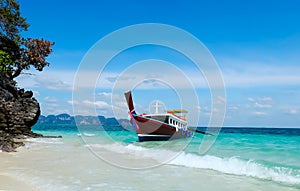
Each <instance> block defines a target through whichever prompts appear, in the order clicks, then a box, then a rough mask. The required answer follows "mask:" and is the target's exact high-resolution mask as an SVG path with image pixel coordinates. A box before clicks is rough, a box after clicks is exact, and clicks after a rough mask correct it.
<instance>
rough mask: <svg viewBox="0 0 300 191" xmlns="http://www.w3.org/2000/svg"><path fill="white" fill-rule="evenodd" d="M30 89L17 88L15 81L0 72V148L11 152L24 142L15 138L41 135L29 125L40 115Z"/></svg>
mask: <svg viewBox="0 0 300 191" xmlns="http://www.w3.org/2000/svg"><path fill="white" fill-rule="evenodd" d="M32 96H33V93H32V91H25V90H24V89H18V88H17V86H16V82H15V81H13V80H11V79H10V78H9V77H8V76H7V75H6V74H5V73H0V150H2V151H7V152H11V151H14V150H15V148H17V147H19V146H22V145H23V144H24V143H23V142H20V141H15V138H19V139H20V138H25V137H41V136H42V135H40V134H36V133H33V132H32V131H31V127H32V126H33V125H34V124H35V123H36V122H37V120H38V118H39V116H40V112H41V111H40V106H39V103H38V102H37V100H36V99H35V98H33V97H32Z"/></svg>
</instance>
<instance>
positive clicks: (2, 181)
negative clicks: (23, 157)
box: [0, 152, 38, 191]
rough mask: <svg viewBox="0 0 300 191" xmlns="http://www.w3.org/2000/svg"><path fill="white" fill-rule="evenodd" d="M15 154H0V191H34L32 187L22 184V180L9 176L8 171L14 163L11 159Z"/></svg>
mask: <svg viewBox="0 0 300 191" xmlns="http://www.w3.org/2000/svg"><path fill="white" fill-rule="evenodd" d="M15 155H16V153H4V152H1V153H0V161H1V162H0V191H2V190H10V191H35V190H38V189H36V188H35V187H34V186H33V185H30V184H28V183H27V182H24V181H23V180H20V179H18V178H17V177H14V176H13V175H12V174H10V172H9V169H11V168H12V165H13V163H14V160H13V157H14V156H15Z"/></svg>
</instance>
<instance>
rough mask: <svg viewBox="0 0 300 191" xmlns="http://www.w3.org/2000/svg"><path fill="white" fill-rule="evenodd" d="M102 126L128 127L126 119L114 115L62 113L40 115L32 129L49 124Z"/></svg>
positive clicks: (112, 127)
mask: <svg viewBox="0 0 300 191" xmlns="http://www.w3.org/2000/svg"><path fill="white" fill-rule="evenodd" d="M75 125H77V126H78V125H80V126H103V127H104V129H108V130H124V127H125V128H127V127H130V126H131V124H130V122H129V120H128V119H118V120H117V119H116V118H114V117H110V118H106V117H104V116H83V115H76V116H71V115H69V114H66V113H63V114H58V115H48V116H44V115H40V117H39V119H38V121H37V123H36V124H35V126H34V127H33V129H39V130H41V129H45V128H47V127H51V126H75Z"/></svg>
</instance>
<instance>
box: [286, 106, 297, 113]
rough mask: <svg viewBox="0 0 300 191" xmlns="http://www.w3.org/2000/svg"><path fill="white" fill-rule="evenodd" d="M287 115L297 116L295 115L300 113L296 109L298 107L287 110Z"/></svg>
mask: <svg viewBox="0 0 300 191" xmlns="http://www.w3.org/2000/svg"><path fill="white" fill-rule="evenodd" d="M285 113H286V114H289V115H295V114H298V113H299V111H298V108H296V107H290V108H288V109H286V110H285Z"/></svg>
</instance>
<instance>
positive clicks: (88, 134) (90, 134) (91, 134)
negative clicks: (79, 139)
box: [83, 133, 96, 137]
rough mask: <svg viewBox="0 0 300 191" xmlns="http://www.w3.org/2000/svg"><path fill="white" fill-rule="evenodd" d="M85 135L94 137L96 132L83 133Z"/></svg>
mask: <svg viewBox="0 0 300 191" xmlns="http://www.w3.org/2000/svg"><path fill="white" fill-rule="evenodd" d="M83 135H84V136H86V137H94V136H96V134H93V133H83Z"/></svg>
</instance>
